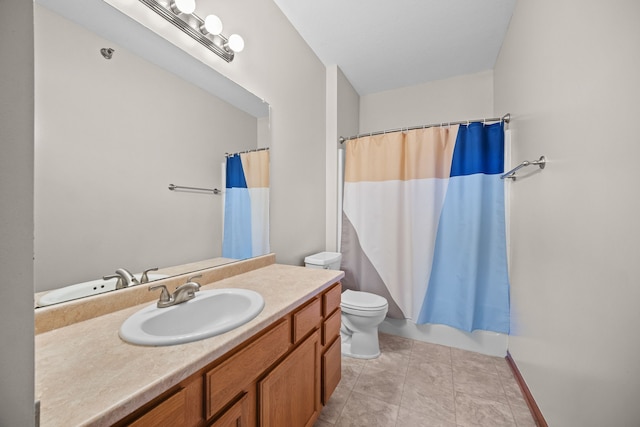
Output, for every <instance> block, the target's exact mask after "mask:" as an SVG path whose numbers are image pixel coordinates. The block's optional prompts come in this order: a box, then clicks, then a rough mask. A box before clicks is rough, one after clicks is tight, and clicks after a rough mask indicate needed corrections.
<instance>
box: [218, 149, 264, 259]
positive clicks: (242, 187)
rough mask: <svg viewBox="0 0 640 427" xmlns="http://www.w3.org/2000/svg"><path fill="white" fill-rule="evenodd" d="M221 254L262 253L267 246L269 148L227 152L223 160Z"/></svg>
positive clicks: (224, 255) (250, 254) (240, 257)
mask: <svg viewBox="0 0 640 427" xmlns="http://www.w3.org/2000/svg"><path fill="white" fill-rule="evenodd" d="M225 169H226V174H225V181H226V184H225V197H224V228H223V230H224V231H223V233H224V234H223V237H222V256H223V257H225V258H233V259H245V258H251V257H254V256H259V255H265V254H267V253H269V252H270V246H269V151H267V150H260V151H251V152H248V153H240V154H233V155H229V156H228V157H227V160H226V168H225Z"/></svg>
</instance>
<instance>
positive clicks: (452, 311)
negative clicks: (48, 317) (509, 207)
mask: <svg viewBox="0 0 640 427" xmlns="http://www.w3.org/2000/svg"><path fill="white" fill-rule="evenodd" d="M503 171H504V127H503V123H496V124H491V125H484V124H483V123H471V124H469V125H467V126H458V125H455V126H450V127H432V128H427V129H416V130H411V131H407V132H394V133H388V134H382V135H373V136H366V137H362V138H358V139H355V140H350V141H348V142H347V146H346V160H345V184H344V207H343V226H342V254H343V257H342V260H343V261H342V265H341V269H342V270H344V271H345V278H344V280H343V286H344V287H345V288H347V289H354V290H362V291H368V292H372V293H376V294H378V295H381V296H383V297H385V298H386V299H387V300H388V301H389V312H388V315H389V316H390V317H396V318H407V319H411V320H413V321H414V322H416V323H439V324H445V325H449V326H453V327H455V328H458V329H461V330H465V331H472V330H476V329H483V330H490V331H496V332H502V333H506V332H508V331H509V281H508V273H507V260H506V235H505V204H504V181H503V180H501V179H500V176H499V175H500V174H501V173H503Z"/></svg>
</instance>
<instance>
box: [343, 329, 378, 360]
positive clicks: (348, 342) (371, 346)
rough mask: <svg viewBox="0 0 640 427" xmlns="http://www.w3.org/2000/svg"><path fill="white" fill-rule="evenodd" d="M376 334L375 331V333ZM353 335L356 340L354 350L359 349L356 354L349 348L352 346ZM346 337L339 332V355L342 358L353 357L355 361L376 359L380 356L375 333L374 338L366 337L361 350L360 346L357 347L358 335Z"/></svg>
mask: <svg viewBox="0 0 640 427" xmlns="http://www.w3.org/2000/svg"><path fill="white" fill-rule="evenodd" d="M376 332H377V331H376ZM354 335H355V339H356V343H355V344H356V348H358V349H359V351H358V352H356V353H352V352H351V347H352V344H354V342H353V341H354ZM354 335H347V334H345V333H342V331H341V332H340V340H341V343H340V344H341V353H342V355H343V356H347V357H353V358H355V359H376V358H378V357H379V356H380V347H379V344H378V335H377V333H376V335H375V338H373V339H372V337H368V340H367V343H366V345H365V346H364V347H365V348H364V349H363V348H362V347H363V346H362V345H360V346H358V336H357V335H358V334H357V333H356V334H354Z"/></svg>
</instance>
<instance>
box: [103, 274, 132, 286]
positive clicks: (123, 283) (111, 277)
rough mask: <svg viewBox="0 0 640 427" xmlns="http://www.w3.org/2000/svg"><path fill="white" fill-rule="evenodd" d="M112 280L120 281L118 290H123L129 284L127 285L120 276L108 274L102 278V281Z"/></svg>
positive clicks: (117, 283)
mask: <svg viewBox="0 0 640 427" xmlns="http://www.w3.org/2000/svg"><path fill="white" fill-rule="evenodd" d="M111 279H118V281H117V282H116V289H123V288H126V287H127V284H126V283H125V281H124V280H122V276H121V275H119V274H108V275H106V276H102V280H111Z"/></svg>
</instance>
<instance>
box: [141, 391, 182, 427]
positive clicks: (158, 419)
mask: <svg viewBox="0 0 640 427" xmlns="http://www.w3.org/2000/svg"><path fill="white" fill-rule="evenodd" d="M186 395H187V393H186V391H185V389H183V388H182V389H180V390H178V391H177V392H176V393H175V394H173V395H171V396H170V397H168V398H167V399H166V400H164V401H163V402H161V403H159V404H158V405H156V407H154V408H153V409H151V410H150V411H149V412H147V413H146V414H144V415H143V416H141V417H140V418H138V419H137V420H135V421H134V422H132V423H131V424H129V425H130V426H132V427H145V426H166V427H173V426H183V425H186V419H185V415H186V412H187V411H186V410H185V409H186V399H185V397H186Z"/></svg>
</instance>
